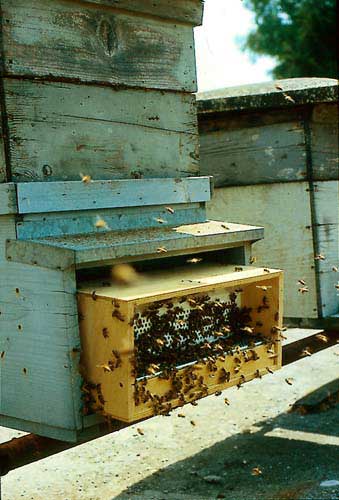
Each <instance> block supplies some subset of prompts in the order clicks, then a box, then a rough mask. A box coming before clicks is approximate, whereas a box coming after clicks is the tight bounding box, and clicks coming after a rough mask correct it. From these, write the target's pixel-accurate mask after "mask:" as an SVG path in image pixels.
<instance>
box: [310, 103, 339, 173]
mask: <svg viewBox="0 0 339 500" xmlns="http://www.w3.org/2000/svg"><path fill="white" fill-rule="evenodd" d="M338 123H339V116H338V103H331V104H330V103H327V104H318V105H316V106H314V108H313V113H312V119H311V122H310V130H311V150H312V165H313V175H314V179H315V180H317V181H318V180H319V181H326V180H339V128H338Z"/></svg>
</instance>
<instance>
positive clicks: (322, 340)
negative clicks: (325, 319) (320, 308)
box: [316, 333, 328, 344]
mask: <svg viewBox="0 0 339 500" xmlns="http://www.w3.org/2000/svg"><path fill="white" fill-rule="evenodd" d="M316 338H317V339H318V340H321V342H325V343H326V344H327V342H328V336H327V335H324V334H322V333H318V335H316Z"/></svg>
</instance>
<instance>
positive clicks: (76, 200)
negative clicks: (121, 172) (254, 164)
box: [17, 177, 211, 214]
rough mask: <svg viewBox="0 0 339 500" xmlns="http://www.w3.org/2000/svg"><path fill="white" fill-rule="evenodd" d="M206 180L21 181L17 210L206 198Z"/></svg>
mask: <svg viewBox="0 0 339 500" xmlns="http://www.w3.org/2000/svg"><path fill="white" fill-rule="evenodd" d="M210 182H211V178H210V177H188V178H182V179H180V178H179V179H172V178H168V179H133V180H115V181H110V180H106V181H92V182H89V183H84V182H82V181H71V182H70V181H67V182H52V183H48V184H44V183H43V184H42V183H40V182H24V183H20V184H18V185H17V199H18V210H19V213H21V214H30V213H45V212H60V211H70V210H89V209H99V208H121V207H142V206H149V205H160V204H161V203H164V204H172V203H173V204H175V203H190V202H202V201H209V200H210V199H211V186H210Z"/></svg>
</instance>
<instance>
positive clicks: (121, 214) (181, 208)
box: [16, 203, 206, 240]
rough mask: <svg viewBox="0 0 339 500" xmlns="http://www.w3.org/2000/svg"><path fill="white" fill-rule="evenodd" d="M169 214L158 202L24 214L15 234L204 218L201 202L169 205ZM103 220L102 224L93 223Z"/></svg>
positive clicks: (27, 236) (23, 235) (32, 236)
mask: <svg viewBox="0 0 339 500" xmlns="http://www.w3.org/2000/svg"><path fill="white" fill-rule="evenodd" d="M172 208H173V210H174V213H173V214H170V213H169V212H168V210H166V208H165V207H164V206H163V205H162V206H151V207H143V209H142V211H141V210H140V209H139V208H138V207H132V208H127V207H126V208H123V209H103V210H100V211H96V210H94V211H93V210H89V211H88V210H85V211H80V212H79V211H76V212H59V213H55V212H53V213H44V214H29V215H24V216H23V217H22V219H21V221H20V222H17V224H16V231H17V237H18V238H19V239H21V240H25V239H37V238H46V237H47V236H66V235H68V234H89V233H93V232H98V233H101V232H105V231H112V229H114V230H115V231H124V230H126V231H127V230H134V229H141V228H148V229H149V228H152V227H159V225H160V224H161V225H164V226H166V227H173V226H179V225H182V224H188V223H191V224H193V223H196V222H204V221H206V208H205V205H204V204H203V203H201V204H200V203H190V204H180V205H173V206H172ZM98 221H103V224H104V226H103V227H97V225H98Z"/></svg>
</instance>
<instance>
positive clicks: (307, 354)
mask: <svg viewBox="0 0 339 500" xmlns="http://www.w3.org/2000/svg"><path fill="white" fill-rule="evenodd" d="M301 356H312V353H311V351H310V348H309V347H305V349H303V350H302V351H301Z"/></svg>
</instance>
